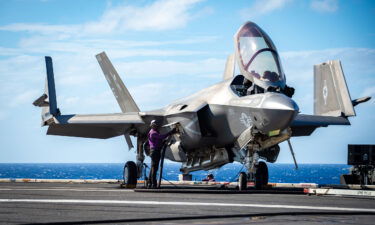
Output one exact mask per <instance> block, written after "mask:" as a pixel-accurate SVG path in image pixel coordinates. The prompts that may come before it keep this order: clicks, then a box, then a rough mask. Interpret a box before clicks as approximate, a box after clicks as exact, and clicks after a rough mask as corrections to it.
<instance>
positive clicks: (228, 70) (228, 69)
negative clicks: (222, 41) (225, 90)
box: [223, 54, 234, 80]
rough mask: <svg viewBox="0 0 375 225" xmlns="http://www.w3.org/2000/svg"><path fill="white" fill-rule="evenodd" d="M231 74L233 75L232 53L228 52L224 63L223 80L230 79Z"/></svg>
mask: <svg viewBox="0 0 375 225" xmlns="http://www.w3.org/2000/svg"><path fill="white" fill-rule="evenodd" d="M233 75H234V54H230V55H229V56H228V58H227V62H226V64H225V69H224V73H223V80H227V79H230V78H232V77H233Z"/></svg>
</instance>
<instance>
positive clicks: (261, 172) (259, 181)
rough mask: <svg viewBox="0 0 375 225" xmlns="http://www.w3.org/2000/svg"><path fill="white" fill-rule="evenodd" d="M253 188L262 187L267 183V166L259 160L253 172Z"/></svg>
mask: <svg viewBox="0 0 375 225" xmlns="http://www.w3.org/2000/svg"><path fill="white" fill-rule="evenodd" d="M254 184H255V188H256V189H262V188H263V187H264V186H266V185H267V184H268V167H267V164H266V163H265V162H259V164H258V166H257V170H256V172H255V180H254Z"/></svg>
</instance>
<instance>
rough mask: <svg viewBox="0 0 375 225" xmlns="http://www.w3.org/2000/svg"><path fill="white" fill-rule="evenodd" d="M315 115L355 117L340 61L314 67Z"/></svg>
mask: <svg viewBox="0 0 375 225" xmlns="http://www.w3.org/2000/svg"><path fill="white" fill-rule="evenodd" d="M314 114H315V115H323V116H345V117H348V116H355V111H354V107H353V104H352V99H351V98H350V94H349V91H348V87H347V85H346V81H345V77H344V73H343V71H342V67H341V62H340V61H339V60H332V61H328V62H326V63H322V64H318V65H314Z"/></svg>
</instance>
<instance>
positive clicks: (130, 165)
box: [123, 161, 137, 188]
mask: <svg viewBox="0 0 375 225" xmlns="http://www.w3.org/2000/svg"><path fill="white" fill-rule="evenodd" d="M123 177H124V186H125V187H126V188H135V187H136V186H137V165H136V164H135V163H134V162H133V161H127V162H126V163H125V166H124V172H123Z"/></svg>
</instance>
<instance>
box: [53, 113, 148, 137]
mask: <svg viewBox="0 0 375 225" xmlns="http://www.w3.org/2000/svg"><path fill="white" fill-rule="evenodd" d="M143 125H144V122H143V120H142V118H141V117H140V116H139V114H138V113H114V114H91V115H61V116H56V117H54V121H51V123H49V127H48V131H47V134H49V135H61V136H70V137H86V138H100V139H106V138H111V137H116V136H120V135H124V134H126V133H128V132H129V131H130V130H131V129H132V128H136V127H139V126H143Z"/></svg>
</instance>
